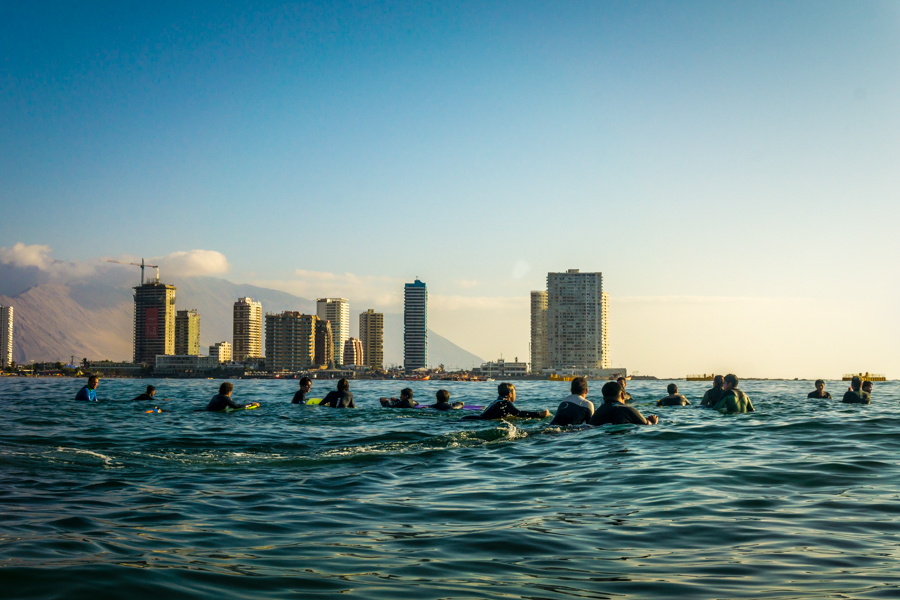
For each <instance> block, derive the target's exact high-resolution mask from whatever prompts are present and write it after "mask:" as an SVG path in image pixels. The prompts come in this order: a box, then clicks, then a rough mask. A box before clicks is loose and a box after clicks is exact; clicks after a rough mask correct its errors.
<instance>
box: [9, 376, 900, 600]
mask: <svg viewBox="0 0 900 600" xmlns="http://www.w3.org/2000/svg"><path fill="white" fill-rule="evenodd" d="M82 383H83V382H82V381H79V380H73V379H9V378H6V379H2V380H0V407H2V410H3V417H4V422H3V426H2V428H0V597H2V598H4V599H20V598H41V599H50V598H60V599H66V600H70V599H79V598H85V599H88V598H89V599H92V600H93V599H97V598H128V599H129V600H141V599H145V598H146V599H152V600H175V599H179V598H196V597H208V598H215V599H231V598H248V599H249V598H335V597H338V596H339V595H343V596H345V597H353V598H421V599H430V598H434V599H437V598H531V599H572V598H610V599H619V598H642V599H643V598H646V599H651V598H652V599H663V598H702V599H706V598H781V599H788V598H797V599H801V598H802V599H809V598H892V599H896V598H900V562H898V559H900V535H898V534H900V519H898V516H900V468H898V461H900V422H898V419H897V409H898V400H900V384H898V383H896V382H888V383H877V384H876V387H875V393H874V395H873V404H872V405H869V406H859V405H844V404H841V403H840V400H833V401H827V400H807V399H806V394H807V392H809V391H811V390H812V389H813V385H812V383H811V382H808V381H788V382H784V381H777V382H770V381H747V382H743V384H742V385H741V388H742V389H743V390H744V391H746V392H747V393H748V394H749V395H750V397H751V398H752V400H753V404H754V405H755V407H756V409H757V412H756V413H752V414H746V415H733V416H725V415H721V414H718V413H716V412H713V411H710V410H707V409H702V408H699V407H697V406H689V407H664V408H655V407H654V406H653V404H654V401H655V400H656V399H657V398H659V397H662V396H664V395H665V385H666V383H668V382H666V381H633V382H630V383H629V386H628V391H629V392H631V393H632V394H633V395H634V396H635V399H636V401H635V404H636V406H637V407H638V408H639V409H640V410H642V411H643V412H644V413H645V414H647V413H655V414H658V415H659V416H660V422H659V425H656V426H647V427H638V426H632V425H623V426H605V427H597V428H591V427H582V428H577V429H569V430H562V431H561V430H559V429H555V428H552V429H551V428H548V424H549V421H550V419H539V420H518V421H511V422H503V421H494V422H479V421H474V422H465V421H460V420H459V417H460V412H461V411H453V412H449V413H441V412H438V411H433V410H428V409H425V410H421V409H420V410H396V409H384V408H381V407H380V405H379V403H378V398H379V397H381V396H391V395H393V396H398V395H399V391H400V388H402V387H404V386H405V385H406V384H407V383H408V382H400V381H397V382H390V381H386V382H381V381H378V382H376V381H362V382H352V384H351V386H352V388H351V389H352V391H353V392H354V395H355V398H356V403H357V405H358V406H359V408H357V409H355V410H349V409H348V410H335V409H330V408H323V407H315V406H299V405H291V404H290V400H291V397H292V395H293V393H294V391H295V390H296V389H297V382H296V381H235V382H234V383H235V385H236V389H235V393H234V398H235V399H236V400H238V401H240V402H249V401H259V402H261V403H262V407H261V408H260V409H259V410H255V411H240V412H234V413H230V414H212V413H204V412H193V410H194V409H195V408H202V407H204V406H205V405H206V402H207V401H208V400H209V398H210V397H211V396H212V395H213V394H214V393H215V391H216V388H217V386H218V384H219V383H220V382H219V381H206V380H189V381H179V380H111V379H107V380H103V381H101V384H100V387H99V389H98V393H99V396H100V397H101V398H104V399H106V401H103V402H98V403H90V404H88V403H76V402H74V401H72V398H73V397H74V395H75V393H76V392H77V391H78V389H79V388H80V387H81V385H82ZM148 383H153V384H155V385H156V386H157V388H158V397H159V398H163V397H167V398H170V400H168V401H164V400H159V401H157V402H155V403H151V404H138V403H132V402H127V401H125V400H127V399H130V398H132V397H134V396H137V395H138V394H139V393H140V392H142V391H143V387H144V386H146V385H147V384H148ZM601 384H602V382H591V385H592V391H591V393H590V394H589V396H588V398H589V399H593V400H594V401H595V402H597V401H598V397H599V388H600V386H601ZM678 384H679V388H680V391H681V392H682V393H684V394H685V395H686V396H687V397H688V398H689V399H690V400H691V401H693V402H695V403H699V398H700V397H701V395H702V393H703V391H704V390H705V389H706V388H707V387H708V384H705V383H688V382H683V381H682V382H678ZM411 387H412V388H413V389H414V391H415V398H416V399H417V400H418V401H419V402H425V401H431V400H432V399H433V398H434V393H435V392H436V391H437V390H438V389H439V388H441V387H445V388H446V389H448V390H449V391H450V394H451V400H453V401H457V400H462V401H465V402H466V403H468V404H482V405H486V404H488V403H490V402H491V401H492V400H494V399H495V397H496V383H465V382H459V383H455V382H444V383H443V384H441V383H440V382H414V383H411ZM516 387H517V389H518V400H517V402H516V404H517V405H519V406H521V407H523V408H526V409H538V408H549V409H550V410H551V411H555V409H556V407H557V405H558V404H559V401H560V399H562V398H563V397H564V396H566V395H567V393H568V384H566V383H562V382H546V381H540V382H522V383H518V384H517V386H516ZM329 388H331V382H315V384H314V388H313V391H312V393H311V394H310V397H322V396H324V395H325V393H326V392H327V391H328V389H329ZM827 389H828V390H829V391H831V393H832V394H833V395H835V396H836V397H838V398H840V396H841V395H842V392H843V391H844V390H845V389H846V384H844V383H841V382H839V381H837V382H828V385H827ZM151 406H159V407H162V408H164V409H165V410H167V411H170V412H164V413H162V414H146V413H144V412H143V411H145V410H147V409H148V408H150V407H151Z"/></svg>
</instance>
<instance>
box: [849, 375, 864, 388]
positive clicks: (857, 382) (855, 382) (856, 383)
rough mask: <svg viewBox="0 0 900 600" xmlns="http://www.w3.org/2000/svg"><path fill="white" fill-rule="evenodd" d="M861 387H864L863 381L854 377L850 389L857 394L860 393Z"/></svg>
mask: <svg viewBox="0 0 900 600" xmlns="http://www.w3.org/2000/svg"><path fill="white" fill-rule="evenodd" d="M861 385H862V379H860V378H859V377H854V378H853V379H851V380H850V389H852V390H853V391H855V392H858V391H859V388H860V386H861Z"/></svg>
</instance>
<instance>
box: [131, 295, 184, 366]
mask: <svg viewBox="0 0 900 600" xmlns="http://www.w3.org/2000/svg"><path fill="white" fill-rule="evenodd" d="M175 289H176V288H175V286H174V285H166V284H165V283H160V282H159V279H150V280H148V281H147V282H146V283H143V284H141V285H139V286H138V287H136V288H134V362H136V363H147V364H151V365H155V364H156V357H157V356H159V355H160V354H175Z"/></svg>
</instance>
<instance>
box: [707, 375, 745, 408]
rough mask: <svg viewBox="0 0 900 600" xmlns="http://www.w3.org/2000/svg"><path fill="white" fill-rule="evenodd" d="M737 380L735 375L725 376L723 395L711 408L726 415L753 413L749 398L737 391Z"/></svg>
mask: <svg viewBox="0 0 900 600" xmlns="http://www.w3.org/2000/svg"><path fill="white" fill-rule="evenodd" d="M738 383H739V380H738V378H737V377H736V376H735V375H732V374H730V373H729V374H728V375H726V376H725V385H724V389H725V393H724V394H723V395H722V399H721V400H719V402H718V403H717V404H716V405H715V406H714V407H713V408H714V409H715V410H719V411H722V412H725V413H728V414H733V413H747V412H755V409H754V408H753V403H752V402H751V401H750V396H748V395H747V394H745V393H744V392H743V391H741V390H740V389H738V387H737V386H738Z"/></svg>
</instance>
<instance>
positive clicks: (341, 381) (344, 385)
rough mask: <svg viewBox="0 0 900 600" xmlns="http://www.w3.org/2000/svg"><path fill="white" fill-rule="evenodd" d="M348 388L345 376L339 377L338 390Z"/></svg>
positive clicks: (342, 390) (341, 390) (346, 389)
mask: <svg viewBox="0 0 900 600" xmlns="http://www.w3.org/2000/svg"><path fill="white" fill-rule="evenodd" d="M349 389H350V382H349V381H347V379H346V378H344V377H341V379H339V380H338V384H337V390H338V391H339V392H346V391H348V390H349Z"/></svg>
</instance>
